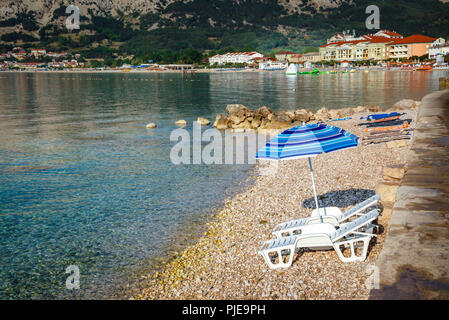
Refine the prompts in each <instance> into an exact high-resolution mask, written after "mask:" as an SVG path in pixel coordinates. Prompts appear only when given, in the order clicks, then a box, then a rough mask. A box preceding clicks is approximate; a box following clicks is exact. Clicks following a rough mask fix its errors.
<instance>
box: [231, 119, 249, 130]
mask: <svg viewBox="0 0 449 320" xmlns="http://www.w3.org/2000/svg"><path fill="white" fill-rule="evenodd" d="M231 128H232V129H252V126H251V122H249V121H248V120H245V121H243V122H240V123H239V124H235V123H232V124H231Z"/></svg>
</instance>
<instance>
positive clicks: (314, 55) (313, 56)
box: [302, 52, 321, 63]
mask: <svg viewBox="0 0 449 320" xmlns="http://www.w3.org/2000/svg"><path fill="white" fill-rule="evenodd" d="M320 60H321V58H320V53H319V52H309V53H304V54H303V55H302V61H303V62H308V61H309V62H311V63H315V62H318V61H320Z"/></svg>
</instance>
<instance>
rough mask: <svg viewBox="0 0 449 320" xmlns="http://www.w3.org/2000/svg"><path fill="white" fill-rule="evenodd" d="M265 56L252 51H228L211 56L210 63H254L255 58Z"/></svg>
mask: <svg viewBox="0 0 449 320" xmlns="http://www.w3.org/2000/svg"><path fill="white" fill-rule="evenodd" d="M261 57H263V54H261V53H259V52H256V51H251V52H228V53H225V54H222V55H219V54H216V55H214V56H213V57H210V58H209V65H214V64H218V65H223V64H226V63H233V64H235V63H246V64H250V63H254V59H256V58H261Z"/></svg>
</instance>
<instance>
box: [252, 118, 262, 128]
mask: <svg viewBox="0 0 449 320" xmlns="http://www.w3.org/2000/svg"><path fill="white" fill-rule="evenodd" d="M261 123H262V119H261V118H260V117H255V118H253V120H252V121H251V128H253V129H257V128H259V127H260V125H261Z"/></svg>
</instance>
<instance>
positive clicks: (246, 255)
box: [130, 110, 417, 299]
mask: <svg viewBox="0 0 449 320" xmlns="http://www.w3.org/2000/svg"><path fill="white" fill-rule="evenodd" d="M403 112H406V113H407V116H408V118H411V119H413V122H412V127H413V126H414V122H415V120H416V113H417V112H416V110H404V111H403ZM367 114H370V112H363V113H356V114H354V115H353V116H352V119H351V120H346V121H339V122H330V124H334V125H336V126H338V127H342V128H343V129H346V130H348V131H350V132H351V133H354V134H356V135H357V136H359V137H362V136H363V128H364V127H358V126H357V125H356V124H357V123H358V122H360V121H358V120H357V119H359V118H360V116H363V115H367ZM409 148H410V145H409V146H408V147H405V148H404V147H402V148H397V149H387V148H386V145H385V143H382V144H375V145H365V146H362V145H360V146H359V147H358V148H356V149H349V150H343V151H339V152H335V153H331V154H325V155H320V156H318V157H316V158H314V159H313V162H314V164H313V165H314V169H315V179H316V185H317V192H318V194H319V195H320V196H319V198H320V202H321V203H320V205H326V206H332V205H335V206H338V207H340V208H341V209H342V210H344V209H347V208H349V207H351V206H352V205H354V204H355V203H358V202H360V201H362V200H364V199H366V198H368V197H369V196H371V195H372V194H373V193H374V190H375V189H376V185H377V183H378V182H380V180H381V179H382V168H383V167H384V166H386V165H398V164H405V162H406V153H407V152H406V150H408V149H409ZM261 167H262V168H263V165H260V164H257V165H256V168H255V172H257V170H258V169H260V168H261ZM367 168H369V169H367ZM292 172H294V174H292ZM312 197H313V196H312V190H311V182H310V173H309V171H308V167H307V162H306V161H301V160H296V161H285V162H280V163H279V170H278V172H277V174H276V175H275V176H256V177H255V179H254V184H253V185H251V186H248V188H247V189H246V190H244V191H242V192H241V193H239V194H237V195H236V196H234V197H233V198H231V199H229V200H226V201H225V204H224V207H223V208H222V209H221V210H219V212H218V213H217V214H215V215H214V216H213V217H212V218H211V219H210V221H209V222H207V223H206V224H205V225H206V226H205V229H206V230H207V231H206V232H205V233H204V235H203V236H202V237H201V238H200V239H199V240H198V241H197V242H196V243H195V244H194V245H191V246H189V247H187V248H186V249H185V250H183V251H182V252H180V253H178V254H177V255H176V256H175V257H172V259H171V260H170V261H168V262H167V264H166V265H165V266H164V267H163V268H162V269H161V271H159V272H154V273H150V274H147V275H144V276H142V277H141V279H140V281H139V289H137V292H136V293H134V292H132V293H131V294H130V299H368V297H369V292H370V290H369V289H368V288H367V287H366V285H365V283H366V281H367V280H368V277H369V276H370V274H369V272H367V268H370V266H372V265H375V263H376V261H377V257H378V255H379V252H380V250H381V248H382V246H383V243H384V240H385V232H381V234H380V235H379V237H378V239H377V243H376V244H375V245H374V246H373V247H372V248H371V251H370V252H369V255H368V257H367V260H365V261H364V262H361V263H353V264H344V263H343V262H341V261H340V260H339V259H338V257H337V255H336V254H335V252H334V251H333V250H331V251H312V252H305V253H304V254H302V255H300V256H298V255H296V257H295V259H294V262H293V265H292V266H291V267H290V268H288V269H285V270H281V271H278V270H270V269H269V268H268V266H267V265H266V263H265V261H264V260H263V258H262V257H261V256H259V255H258V254H257V250H258V249H259V247H260V245H261V244H262V242H263V241H265V240H268V239H269V238H271V237H270V233H271V230H272V229H273V227H274V226H275V225H276V224H277V223H280V222H284V221H288V220H290V219H297V218H300V217H306V216H309V215H310V212H311V210H312V209H311V208H310V207H311V205H312V204H313V199H312ZM323 202H324V203H323ZM306 207H307V208H306ZM389 218H390V214H389V213H388V211H387V212H385V214H384V215H382V213H381V216H380V217H379V224H380V225H381V226H382V228H381V229H383V230H386V228H387V226H388V222H389Z"/></svg>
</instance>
